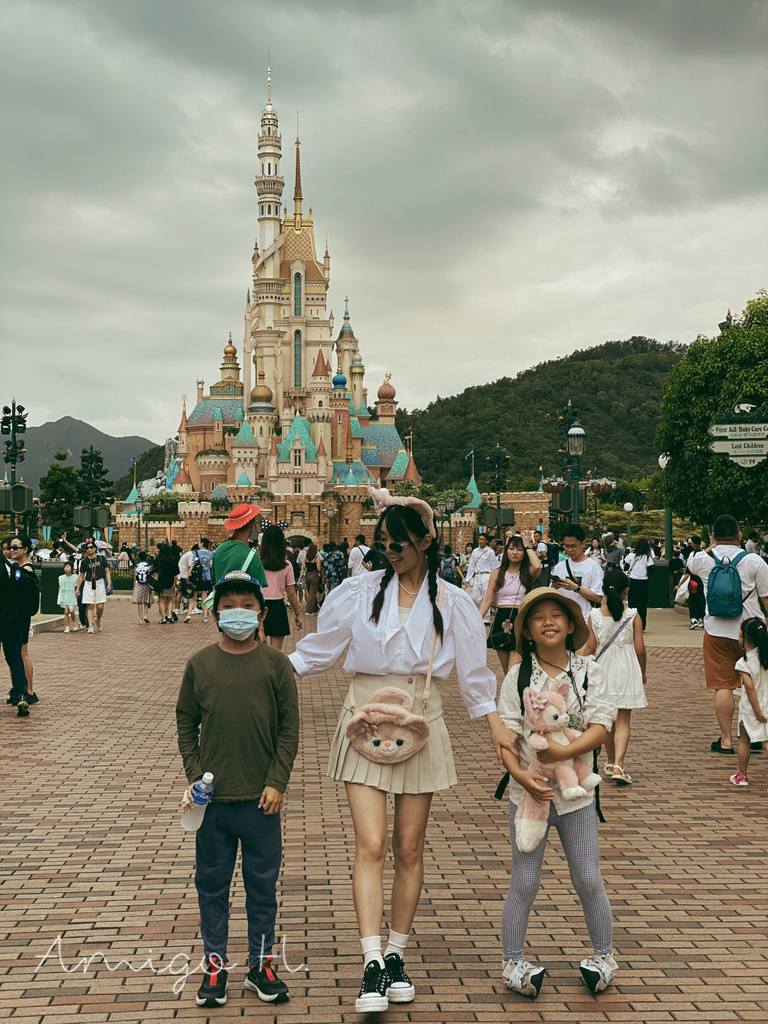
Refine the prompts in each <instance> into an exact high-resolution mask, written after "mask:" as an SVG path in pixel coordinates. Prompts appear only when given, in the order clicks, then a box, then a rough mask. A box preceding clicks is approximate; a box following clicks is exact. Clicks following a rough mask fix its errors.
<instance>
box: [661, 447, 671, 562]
mask: <svg viewBox="0 0 768 1024" xmlns="http://www.w3.org/2000/svg"><path fill="white" fill-rule="evenodd" d="M668 465H669V456H668V455H667V453H666V452H664V454H663V455H660V456H659V469H661V470H662V471H663V470H665V469H666V468H667V466H668ZM666 490H667V489H666V487H665V488H664V557H665V558H666V560H667V561H668V562H670V563H671V562H672V547H673V544H674V541H673V539H672V506H671V505H670V504H669V501H668V500H667V494H666Z"/></svg>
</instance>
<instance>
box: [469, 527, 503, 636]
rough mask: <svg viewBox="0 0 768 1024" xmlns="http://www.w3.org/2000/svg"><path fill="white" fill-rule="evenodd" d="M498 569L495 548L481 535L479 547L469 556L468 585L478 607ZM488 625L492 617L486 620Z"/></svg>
mask: <svg viewBox="0 0 768 1024" xmlns="http://www.w3.org/2000/svg"><path fill="white" fill-rule="evenodd" d="M497 568H498V562H497V561H496V554H495V552H494V550H493V548H491V547H489V546H488V540H487V538H486V536H485V534H482V533H481V534H480V537H479V539H478V542H477V547H476V548H475V549H474V551H473V552H472V554H471V555H470V556H469V562H468V563H467V577H466V578H467V583H469V592H470V594H471V596H472V600H473V601H474V602H475V604H476V605H477V607H478V608H479V607H480V605H481V604H482V603H483V598H484V597H485V593H486V591H487V590H488V584H489V582H490V579H491V573H492V572H493V571H494V570H495V569H497ZM484 621H485V623H486V625H487V624H488V623H489V622H490V621H491V620H490V617H489V618H487V619H485V620H484Z"/></svg>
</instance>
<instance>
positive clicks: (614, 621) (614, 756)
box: [584, 569, 648, 786]
mask: <svg viewBox="0 0 768 1024" xmlns="http://www.w3.org/2000/svg"><path fill="white" fill-rule="evenodd" d="M603 593H604V597H603V603H602V605H601V606H600V607H599V608H593V609H592V612H591V614H590V616H589V622H588V625H589V640H588V641H587V645H586V647H585V648H584V654H594V655H595V656H596V659H597V660H598V661H599V662H600V667H601V668H602V670H603V672H604V674H605V676H606V678H607V679H610V681H611V692H612V693H613V694H614V695H615V698H616V703H617V705H618V708H619V713H618V715H617V716H616V722H615V724H614V727H613V732H611V733H609V734H608V736H607V738H606V740H605V753H606V756H607V757H608V762H607V764H606V765H605V773H606V775H607V776H608V778H612V779H613V781H614V782H617V783H619V784H620V785H623V786H627V785H631V783H632V781H633V779H632V776H631V775H629V774H628V773H627V772H626V771H625V770H624V758H625V757H626V753H627V747H628V746H629V721H630V716H631V714H632V709H633V708H644V707H647V705H648V701H647V700H646V698H645V641H644V640H643V624H642V621H641V619H640V617H639V615H638V612H637V609H636V608H627V607H626V604H625V602H626V600H627V597H628V594H629V580H628V579H627V577H626V576H625V575H624V573H623V572H621V571H620V570H619V569H610V570H609V571H608V572H607V573H606V574H605V578H604V580H603Z"/></svg>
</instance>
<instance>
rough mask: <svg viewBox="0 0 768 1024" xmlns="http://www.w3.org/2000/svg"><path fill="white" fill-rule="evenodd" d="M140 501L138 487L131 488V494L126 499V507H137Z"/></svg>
mask: <svg viewBox="0 0 768 1024" xmlns="http://www.w3.org/2000/svg"><path fill="white" fill-rule="evenodd" d="M138 500H139V492H138V491H137V490H136V487H135V486H134V487H132V488H131V493H130V494H129V495H128V497H127V498H126V499H125V503H126V505H135V504H136V502H137V501H138Z"/></svg>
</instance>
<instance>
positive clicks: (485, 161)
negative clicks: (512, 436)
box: [0, 0, 767, 438]
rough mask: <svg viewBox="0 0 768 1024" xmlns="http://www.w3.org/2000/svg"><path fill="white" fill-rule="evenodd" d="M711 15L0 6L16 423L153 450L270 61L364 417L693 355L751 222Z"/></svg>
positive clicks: (760, 136)
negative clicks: (23, 399) (346, 307)
mask: <svg viewBox="0 0 768 1024" xmlns="http://www.w3.org/2000/svg"><path fill="white" fill-rule="evenodd" d="M724 11H726V5H723V4H721V3H719V2H717V0H711V2H710V0H695V2H694V0H678V2H676V3H675V4H668V3H663V2H661V0H658V2H653V3H646V4H643V5H637V4H632V5H630V4H624V3H617V2H611V3H608V2H606V3H598V2H596V0H595V2H590V3H582V2H568V3H565V2H564V0H563V2H560V3H557V2H554V0H545V2H537V3H535V4H534V3H532V2H531V0H514V2H506V0H505V2H502V0H487V2H485V0H465V2H460V0H450V2H440V3H438V2H433V3H426V2H416V3H407V2H387V3H384V2H383V0H382V2H375V3H370V4H354V5H352V4H343V3H335V2H330V0H329V2H324V3H323V4H322V5H321V4H319V3H313V4H298V3H294V2H290V0H286V2H283V3H282V4H280V5H267V4H265V3H264V2H256V3H253V2H239V0H220V2H219V3H217V4H216V5H213V4H210V3H208V2H203V0H185V2H183V3H181V2H179V3H174V2H168V0H133V2H131V3H129V4H124V3H118V2H116V0H98V2H97V0H67V2H66V3H65V2H61V3H41V2H37V0H10V2H9V3H8V4H6V5H5V6H4V8H3V12H2V15H0V17H1V18H2V26H1V27H2V30H3V37H4V39H5V51H6V52H5V54H4V55H3V60H2V64H1V66H0V88H2V89H3V94H4V96H5V97H6V101H5V104H4V107H3V109H2V119H3V120H2V124H3V134H4V138H5V139H6V143H7V144H6V146H5V147H4V152H5V156H4V164H3V166H2V174H3V185H4V192H5V194H6V196H8V197H9V202H8V206H7V210H6V214H5V218H4V219H5V236H6V241H5V243H4V246H3V250H2V254H1V255H2V265H1V266H0V272H1V273H2V280H3V282H4V285H3V292H2V295H0V302H1V303H2V308H1V310H0V312H1V313H2V325H1V328H0V329H1V330H2V337H3V351H4V368H5V370H6V376H7V377H10V379H11V380H13V386H14V388H15V390H16V391H17V392H20V390H21V386H22V385H23V381H24V377H25V376H26V375H27V374H28V373H29V372H30V369H33V373H34V394H35V400H34V404H33V403H32V402H29V401H28V402H27V403H26V404H28V405H30V407H32V409H33V412H32V415H33V416H35V418H36V421H37V422H40V421H41V420H42V419H45V418H47V417H57V416H60V415H63V414H66V413H69V414H72V415H78V416H81V417H82V418H85V419H89V420H91V421H92V422H94V423H95V424H96V425H98V426H100V427H101V428H102V429H108V430H111V431H118V430H119V431H121V432H125V433H134V432H135V433H141V434H144V435H146V436H154V437H158V438H159V437H161V436H162V435H164V434H166V433H170V432H172V431H173V430H175V428H176V425H177V422H178V408H179V396H180V395H181V393H182V392H187V393H191V392H193V391H194V381H195V379H196V378H197V377H198V376H200V375H203V376H204V377H205V378H206V379H207V380H209V381H210V380H211V379H212V377H213V376H214V375H215V374H216V372H217V370H218V364H219V362H220V354H221V348H222V346H223V344H224V343H225V340H226V338H227V334H228V332H229V331H230V330H231V331H232V333H233V337H234V338H235V340H238V339H239V336H240V334H241V331H242V328H241V316H242V304H243V300H244V297H245V291H246V289H247V287H248V285H249V280H250V255H251V250H252V245H253V239H254V236H255V234H256V231H257V220H256V196H255V190H254V189H253V173H254V169H255V166H256V135H257V132H258V123H259V115H260V110H261V107H262V106H263V103H264V70H265V63H266V51H267V47H268V46H271V48H272V64H273V74H274V93H273V95H274V100H275V103H276V105H277V108H278V111H279V114H280V119H281V130H282V134H283V146H284V153H285V154H286V155H287V157H288V161H287V163H286V165H285V166H286V177H287V188H286V194H287V195H288V196H290V194H291V187H292V175H291V173H290V170H288V165H289V164H290V162H291V155H292V153H291V143H292V140H293V137H294V136H293V126H294V123H295V111H296V109H300V110H301V135H302V171H303V180H304V194H305V197H307V196H308V197H309V199H310V201H311V203H312V205H313V207H314V215H315V224H316V231H317V240H318V244H319V245H322V243H323V241H324V237H325V233H326V231H327V232H328V235H329V244H330V248H331V254H332V266H333V273H332V289H331V295H330V302H331V306H333V307H334V309H335V312H336V315H337V317H338V316H339V315H340V313H341V309H342V308H343V296H344V295H345V294H346V293H349V294H350V296H351V297H352V313H353V323H354V325H355V328H356V331H357V333H358V334H359V336H360V337H361V338H362V341H363V355H364V358H365V360H366V363H367V365H368V367H369V371H370V372H369V377H368V380H367V383H368V385H369V387H370V388H371V389H372V390H375V388H376V387H377V386H378V379H377V375H378V374H380V373H383V372H384V370H392V371H393V373H394V380H395V383H396V384H397V386H398V389H399V397H400V398H401V400H402V401H403V403H404V404H406V405H408V406H412V405H423V404H424V403H426V402H427V401H428V400H429V399H430V398H431V397H433V396H434V395H435V394H436V393H438V392H439V393H441V394H450V393H452V392H455V391H458V390H461V389H462V388H463V387H465V386H467V385H468V384H474V383H481V382H482V381H484V380H488V379H492V378H494V377H498V376H501V375H502V374H506V373H510V372H515V371H516V370H519V369H523V368H525V367H526V366H528V365H531V364H532V363H535V362H538V361H540V360H541V359H543V358H552V357H554V356H556V355H559V354H563V353H565V352H567V351H570V350H572V349H573V348H576V347H579V346H583V345H587V344H597V343H599V342H601V341H602V340H604V339H605V338H608V337H614V338H615V337H629V336H631V335H632V334H647V335H650V336H656V337H659V338H661V339H667V338H672V337H675V338H679V339H680V340H690V339H692V338H693V337H695V336H696V334H698V333H699V332H701V331H704V332H707V331H712V330H713V329H714V325H715V324H716V323H717V321H718V320H719V319H720V318H721V316H722V312H723V310H721V308H720V307H721V306H727V305H731V306H732V307H734V308H738V307H739V306H740V305H741V304H743V303H744V301H746V299H747V298H749V297H750V296H751V295H752V294H753V293H754V291H755V290H756V289H757V287H759V286H760V285H761V284H763V283H764V281H761V280H759V279H757V277H756V272H755V270H754V267H755V265H756V262H757V261H756V260H755V249H756V248H757V247H758V246H759V245H761V241H760V234H759V231H758V229H757V225H759V223H760V215H761V214H764V212H765V208H766V205H767V204H766V195H765V183H764V175H763V171H764V166H765V156H766V154H765V142H764V140H765V137H766V136H765V131H764V124H763V121H764V112H763V106H764V105H763V103H762V96H763V94H764V84H765V71H764V68H763V67H762V57H761V54H760V52H759V49H758V46H757V45H756V44H755V42H754V40H755V39H756V38H757V36H758V32H759V28H760V24H761V19H763V18H764V11H765V8H764V5H762V4H752V3H746V2H743V3H735V4H729V5H727V12H729V16H728V18H726V16H725V13H724ZM729 22H732V23H733V24H730V23H729ZM686 25H687V31H686ZM19 340H21V341H22V342H23V343H22V344H21V345H19V344H18V343H17V342H18V341H19ZM33 354H34V357H33V358H34V365H33V367H32V366H31V364H30V357H31V356H32V355H33ZM84 368H87V370H86V371H85V372H84Z"/></svg>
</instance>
